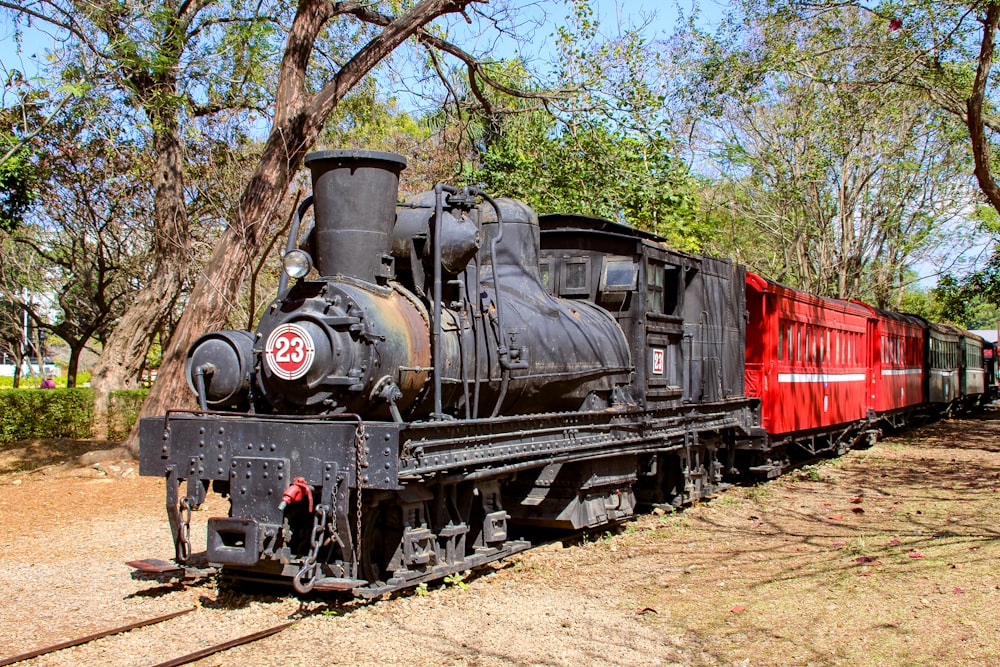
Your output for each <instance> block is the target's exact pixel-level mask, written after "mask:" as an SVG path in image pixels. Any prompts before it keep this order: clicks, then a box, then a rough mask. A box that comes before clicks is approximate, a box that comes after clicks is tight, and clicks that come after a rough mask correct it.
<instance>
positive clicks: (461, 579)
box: [444, 571, 469, 591]
mask: <svg viewBox="0 0 1000 667" xmlns="http://www.w3.org/2000/svg"><path fill="white" fill-rule="evenodd" d="M468 575H469V572H468V571H466V572H464V573H462V572H455V573H454V574H449V575H447V576H446V577H445V578H444V583H446V584H448V585H449V586H455V587H457V588H461V589H462V590H463V591H467V590H469V584H467V583H465V578H466V577H467V576H468Z"/></svg>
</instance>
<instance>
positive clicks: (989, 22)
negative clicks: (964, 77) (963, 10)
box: [966, 3, 1000, 211]
mask: <svg viewBox="0 0 1000 667" xmlns="http://www.w3.org/2000/svg"><path fill="white" fill-rule="evenodd" d="M998 23H1000V6H998V5H995V4H993V3H987V5H986V17H985V19H984V20H983V42H982V44H981V46H980V49H979V64H978V67H977V68H976V78H975V81H974V82H973V84H972V95H971V96H969V100H968V103H967V111H968V115H967V118H966V124H967V126H968V128H969V137H970V139H971V141H972V155H973V157H974V159H975V163H976V167H975V174H976V180H977V181H978V182H979V188H980V189H981V190H982V191H983V194H984V195H986V198H987V199H988V200H989V202H990V205H991V206H993V208H994V209H996V210H997V211H1000V187H998V186H997V184H996V182H995V181H994V180H993V172H992V168H991V166H990V149H989V143H988V142H987V140H986V131H985V123H984V122H983V102H984V100H985V98H986V85H987V83H988V81H989V78H990V68H991V67H992V66H993V46H994V44H993V38H994V35H995V34H996V31H997V25H998Z"/></svg>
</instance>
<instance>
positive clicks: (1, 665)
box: [0, 607, 295, 667]
mask: <svg viewBox="0 0 1000 667" xmlns="http://www.w3.org/2000/svg"><path fill="white" fill-rule="evenodd" d="M196 608H197V607H190V608H188V609H182V610H180V611H175V612H172V613H170V614H164V615H163V616H155V617H153V618H147V619H144V620H141V621H136V622H134V623H129V624H128V625H122V626H119V627H116V628H110V629H108V630H102V631H100V632H95V633H93V634H89V635H86V636H84V637H78V638H76V639H70V640H67V641H63V642H59V643H58V644H52V645H51V646H46V647H43V648H39V649H34V650H32V651H28V652H27V653H21V654H20V655H15V656H11V657H9V658H0V667H5V666H6V665H13V664H15V663H18V662H22V661H24V660H30V659H32V658H37V657H39V656H43V655H47V654H49V653H55V652H56V651H61V650H63V649H67V648H71V647H74V646H82V645H83V644H89V643H90V642H93V641H97V640H98V639H102V638H104V637H110V636H112V635H119V634H124V633H126V632H132V631H133V630H138V629H139V628H144V627H146V626H149V625H155V624H157V623H163V622H164V621H169V620H170V619H172V618H177V617H178V616H183V615H184V614H188V613H190V612H192V611H194V610H195V609H196ZM294 623H295V621H289V622H288V623H282V624H280V625H275V626H273V627H270V628H267V629H266V630H261V631H259V632H254V633H252V634H249V635H243V636H242V637H236V638H235V639H230V640H228V641H225V642H222V643H220V644H215V645H214V646H209V647H207V648H203V649H200V650H198V651H194V652H193V653H188V654H185V655H180V656H177V657H175V658H171V659H169V660H165V661H163V662H159V663H157V664H156V665H154V666H153V667H175V666H176V665H186V664H188V663H189V662H194V661H195V660H201V659H202V658H206V657H208V656H210V655H214V654H216V653H221V652H222V651H226V650H228V649H231V648H233V647H235V646H242V645H243V644H249V643H250V642H255V641H257V640H258V639H263V638H264V637H270V636H271V635H273V634H277V633H279V632H281V631H282V630H284V629H285V628H287V627H288V626H290V625H294Z"/></svg>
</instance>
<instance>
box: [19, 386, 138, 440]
mask: <svg viewBox="0 0 1000 667" xmlns="http://www.w3.org/2000/svg"><path fill="white" fill-rule="evenodd" d="M147 393H149V390H147V389H133V390H124V391H116V392H113V393H112V395H111V406H110V409H109V414H108V434H109V435H108V437H109V438H111V439H115V440H122V439H124V438H125V436H126V435H128V432H129V429H131V428H132V424H134V423H135V420H136V418H137V417H138V415H139V408H140V407H141V406H142V401H143V399H145V397H146V394H147ZM93 426H94V390H93V389H90V388H89V387H76V388H73V389H58V388H57V389H0V443H10V442H16V441H18V440H27V439H29V438H84V439H85V438H90V437H91V435H92V434H93Z"/></svg>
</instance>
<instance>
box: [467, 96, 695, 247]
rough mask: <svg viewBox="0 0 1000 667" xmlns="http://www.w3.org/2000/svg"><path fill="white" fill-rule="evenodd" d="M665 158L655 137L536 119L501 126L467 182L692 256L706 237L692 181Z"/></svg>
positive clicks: (668, 152) (663, 142)
mask: <svg viewBox="0 0 1000 667" xmlns="http://www.w3.org/2000/svg"><path fill="white" fill-rule="evenodd" d="M672 153H673V151H672V147H671V145H670V142H669V141H668V140H667V139H666V137H665V136H664V135H662V134H659V133H657V134H655V135H652V136H648V137H643V138H640V137H637V136H634V135H630V134H628V133H626V132H624V131H622V130H620V129H618V130H616V129H611V128H610V127H609V126H608V124H606V123H602V122H597V121H590V122H583V123H579V124H575V125H568V126H566V127H563V128H560V127H558V123H557V121H556V120H555V119H554V118H552V117H551V116H548V115H547V114H544V113H542V112H537V113H531V114H524V115H520V116H517V117H513V118H507V119H504V120H503V121H502V123H501V124H500V125H499V131H498V132H496V133H495V135H494V137H493V138H492V140H491V141H490V143H489V144H488V146H486V148H485V150H484V151H483V152H482V153H481V154H480V160H481V162H480V166H479V168H478V169H476V170H474V171H472V172H471V173H470V174H468V178H469V179H470V180H471V181H472V182H475V183H483V184H485V185H486V187H487V189H488V190H489V191H490V192H494V193H497V194H500V195H503V196H506V197H513V198H515V199H520V200H522V201H524V202H526V203H527V204H529V205H530V206H532V207H533V208H534V209H535V210H537V211H539V212H540V213H550V212H560V213H578V214H583V215H593V216H599V217H604V218H609V219H611V220H615V221H617V222H622V223H625V224H629V225H632V226H634V227H638V228H640V229H644V230H647V231H651V232H654V233H657V234H660V235H662V236H665V237H666V238H667V239H668V240H669V241H670V242H671V244H672V245H674V246H675V247H677V248H680V249H683V250H692V251H694V250H698V249H700V248H701V246H702V245H703V243H704V241H705V239H706V238H707V236H708V233H709V230H708V228H706V227H705V226H699V224H698V216H697V212H698V198H697V193H696V189H695V184H694V181H693V179H692V178H691V177H690V176H689V174H688V173H687V170H686V168H685V166H684V165H683V164H681V163H680V161H678V160H675V159H674V158H673V157H672Z"/></svg>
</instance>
